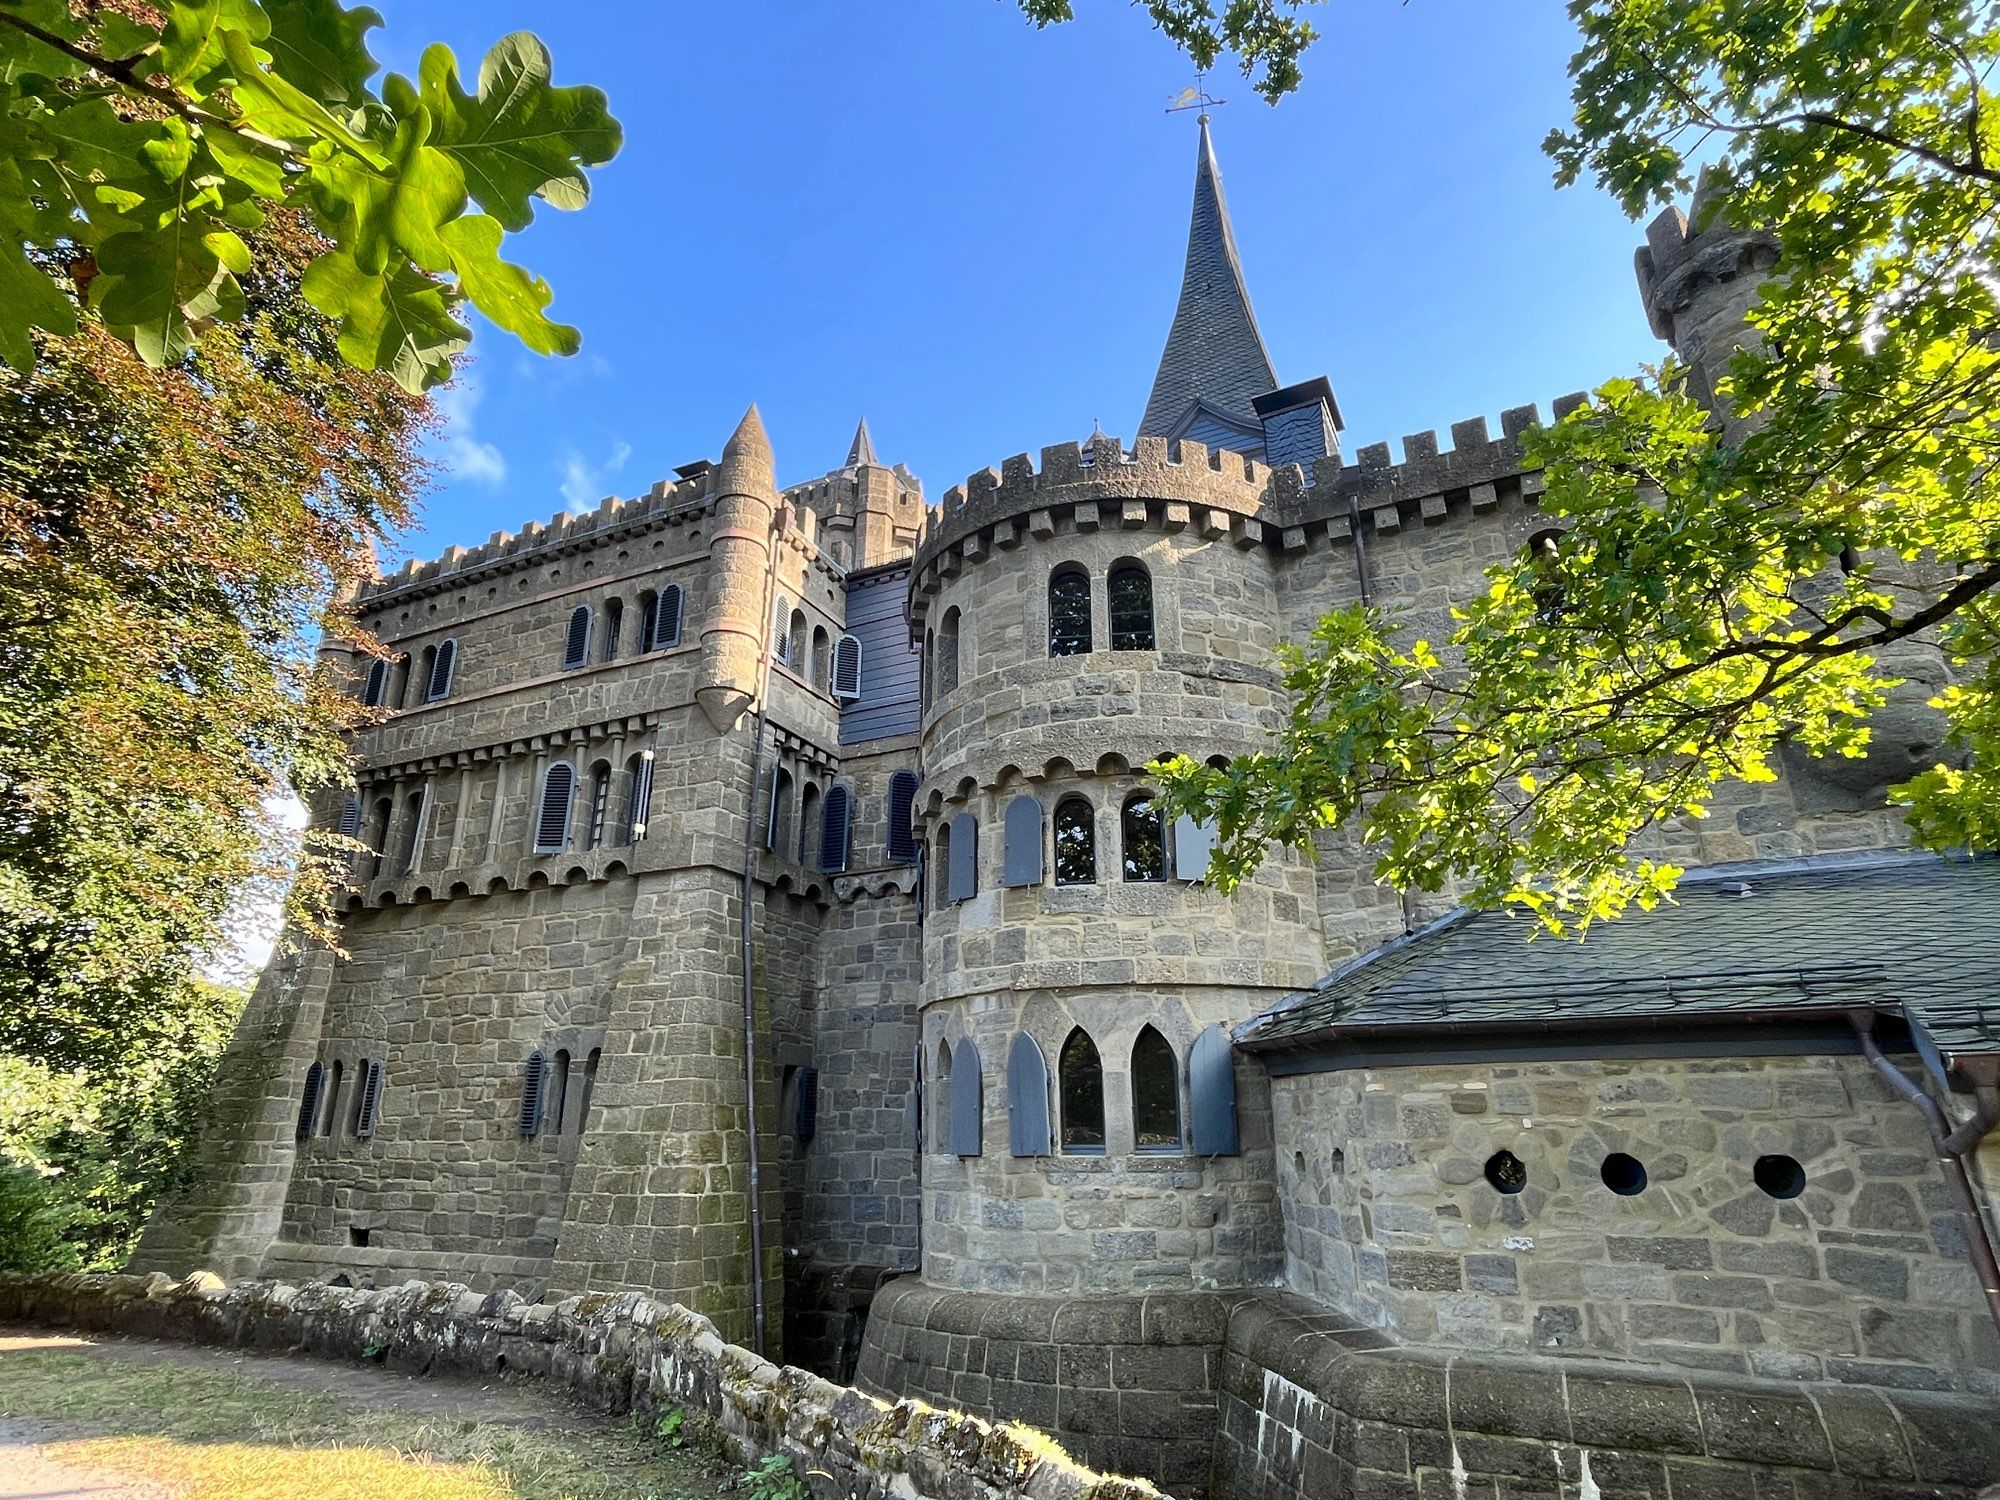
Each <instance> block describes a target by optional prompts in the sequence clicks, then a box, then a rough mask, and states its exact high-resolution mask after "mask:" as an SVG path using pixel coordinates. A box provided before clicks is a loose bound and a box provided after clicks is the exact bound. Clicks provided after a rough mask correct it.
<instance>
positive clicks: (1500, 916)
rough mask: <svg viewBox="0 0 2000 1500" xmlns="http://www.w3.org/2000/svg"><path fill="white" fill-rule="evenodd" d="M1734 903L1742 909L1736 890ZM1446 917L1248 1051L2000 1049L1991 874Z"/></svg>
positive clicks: (1758, 872)
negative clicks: (1910, 1042)
mask: <svg viewBox="0 0 2000 1500" xmlns="http://www.w3.org/2000/svg"><path fill="white" fill-rule="evenodd" d="M1744 889H1747V891H1748V894H1747V895H1745V894H1741V893H1740V892H1741V891H1742V890H1744ZM1535 932H1536V928H1535V924H1534V922H1533V921H1532V920H1531V919H1530V918H1527V917H1525V916H1520V915H1515V914H1510V913H1507V912H1504V911H1480V912H1474V911H1468V910H1464V909H1461V910H1459V911H1455V912H1453V913H1451V914H1450V915H1449V916H1446V917H1443V918H1441V919H1439V920H1438V921H1437V922H1434V923H1432V924H1431V925H1430V926H1429V927H1427V928H1424V929H1421V930H1419V931H1418V932H1417V933H1415V934H1413V935H1411V936H1409V937H1406V938H1401V939H1398V940H1397V941H1395V942H1393V943H1389V944H1386V945H1384V946H1383V947H1381V948H1377V949H1376V950H1374V951H1373V952H1372V953H1368V954H1364V955H1363V956H1362V957H1360V958H1358V959H1356V960H1354V961H1353V962H1351V963H1349V964H1347V965H1345V966H1344V967H1342V968H1340V969H1337V970H1335V971H1334V972H1333V973H1332V974H1330V975H1328V976H1327V978H1326V979H1324V980H1322V981H1321V982H1320V983H1319V984H1318V985H1316V986H1315V987H1314V988H1313V989H1311V990H1307V991H1303V992H1301V993H1299V994H1296V995H1292V996H1288V997H1287V998H1286V999H1285V1000H1284V1001H1282V1002H1280V1004H1278V1005H1277V1006H1275V1007H1273V1008H1272V1009H1271V1010H1269V1011H1267V1012H1265V1013H1264V1014H1263V1015H1261V1016H1258V1017H1256V1018H1255V1019H1253V1020H1251V1021H1248V1022H1246V1023H1245V1024H1244V1025H1243V1026H1241V1027H1239V1028H1238V1029H1237V1032H1236V1041H1237V1043H1238V1045H1239V1046H1242V1047H1244V1048H1246V1049H1248V1050H1250V1051H1254V1052H1285V1051H1290V1050H1295V1049H1301V1048H1308V1047H1310V1048H1315V1049H1319V1050H1321V1051H1325V1050H1326V1049H1328V1048H1330V1047H1331V1048H1338V1047H1339V1046H1340V1045H1341V1044H1343V1042H1352V1041H1357V1040H1359V1039H1361V1038H1364V1037H1365V1038H1371V1039H1374V1040H1376V1041H1378V1042H1379V1041H1380V1040H1382V1039H1383V1038H1385V1037H1389V1036H1402V1037H1404V1038H1406V1039H1420V1038H1422V1037H1423V1036H1424V1035H1425V1034H1427V1033H1429V1034H1433V1035H1435V1034H1441V1033H1447V1032H1454V1033H1464V1032H1481V1031H1483V1032H1490V1033H1504V1032H1508V1031H1515V1030H1520V1029H1523V1028H1529V1029H1533V1030H1534V1031H1536V1032H1539V1033H1549V1032H1554V1031H1558V1030H1561V1029H1563V1028H1565V1027H1575V1026H1598V1027H1608V1026H1617V1025H1621V1024H1629V1025H1638V1026H1662V1025H1664V1026H1676V1025H1687V1026H1694V1027H1697V1028H1700V1027H1708V1028H1711V1029H1712V1028H1713V1026H1714V1025H1715V1024H1716V1023H1720V1022H1745V1021H1768V1020H1777V1021H1783V1020H1786V1019H1792V1020H1801V1019H1806V1018H1811V1017H1817V1018H1820V1019H1827V1018H1838V1017H1839V1016H1840V1015H1841V1014H1842V1013H1843V1012H1844V1011H1846V1010H1848V1009H1851V1008H1853V1007H1856V1006H1862V1007H1872V1008H1877V1009H1881V1010H1887V1011H1898V1010H1900V1012H1901V1013H1902V1014H1903V1015H1904V1016H1905V1017H1906V1019H1907V1020H1908V1021H1909V1022H1910V1023H1911V1025H1912V1027H1913V1028H1920V1029H1921V1030H1922V1031H1924V1032H1927V1033H1928V1034H1929V1035H1930V1037H1931V1038H1932V1039H1933V1040H1934V1041H1935V1042H1936V1044H1937V1046H1938V1048H1939V1050H1941V1051H1943V1052H1947V1053H1950V1052H2000V860H1993V859H1950V860H1947V859H1941V858H1936V857H1933V856H1929V855H1904V856H1875V857H1852V858H1845V859H1839V860H1827V859H1821V860H1801V861H1794V862H1789V863H1782V864H1766V865H1741V866H1731V867H1724V868H1720V869H1714V870H1708V871H1701V872H1697V873H1696V874H1694V875H1691V876H1689V877H1687V878H1685V879H1683V881H1682V883H1681V886H1680V890H1679V892H1678V897H1677V899H1676V900H1675V901H1674V902H1673V903H1672V904H1670V905H1669V904H1662V905H1661V906H1660V907H1658V908H1656V909H1655V910H1653V911H1650V912H1639V911H1634V912H1631V913H1629V914H1628V915H1626V916H1624V917H1621V918H1619V919H1618V920H1616V921H1612V922H1600V923H1598V924H1596V925H1594V926H1592V927H1591V929H1590V931H1589V933H1588V935H1587V936H1586V937H1585V938H1584V939H1583V940H1581V941H1577V940H1574V939H1558V938H1551V937H1548V936H1546V935H1542V936H1536V935H1535Z"/></svg>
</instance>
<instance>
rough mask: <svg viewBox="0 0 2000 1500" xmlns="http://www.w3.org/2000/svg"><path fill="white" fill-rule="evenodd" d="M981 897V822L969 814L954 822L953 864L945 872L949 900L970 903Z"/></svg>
mask: <svg viewBox="0 0 2000 1500" xmlns="http://www.w3.org/2000/svg"><path fill="white" fill-rule="evenodd" d="M978 893H979V820H978V819H977V818H975V817H973V815H972V814H971V813H969V812H967V813H960V814H959V815H958V816H957V817H955V818H953V819H952V820H951V864H950V865H949V867H947V869H946V870H945V892H944V894H945V899H946V900H947V901H968V900H970V899H971V898H972V897H973V896H976V895H977V894H978Z"/></svg>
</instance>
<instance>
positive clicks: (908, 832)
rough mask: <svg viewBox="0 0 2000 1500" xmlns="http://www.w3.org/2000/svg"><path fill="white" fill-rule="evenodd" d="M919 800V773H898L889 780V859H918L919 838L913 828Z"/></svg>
mask: <svg viewBox="0 0 2000 1500" xmlns="http://www.w3.org/2000/svg"><path fill="white" fill-rule="evenodd" d="M916 800H917V773H916V772H915V771H898V772H897V773H896V774H895V775H894V776H891V777H890V778H889V858H891V859H901V860H910V859H915V858H916V857H917V836H916V832H915V830H914V828H913V827H912V826H911V825H912V823H913V821H914V815H915V812H916Z"/></svg>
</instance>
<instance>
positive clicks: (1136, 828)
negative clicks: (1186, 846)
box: [1119, 792, 1167, 881]
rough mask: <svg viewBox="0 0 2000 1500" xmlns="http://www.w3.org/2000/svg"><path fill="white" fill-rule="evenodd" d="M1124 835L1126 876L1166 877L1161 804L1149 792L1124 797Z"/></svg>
mask: <svg viewBox="0 0 2000 1500" xmlns="http://www.w3.org/2000/svg"><path fill="white" fill-rule="evenodd" d="M1119 827H1120V831H1121V832H1122V834H1123V835H1124V850H1123V853H1124V859H1125V878H1126V879H1127V880H1143V881H1153V880H1165V879H1166V878H1167V835H1166V828H1165V826H1164V825H1163V824H1162V822H1161V818H1160V804H1159V802H1158V800H1157V799H1156V798H1155V797H1154V796H1153V794H1152V793H1151V792H1134V793H1133V794H1132V795H1131V796H1129V797H1127V798H1126V799H1125V806H1124V808H1123V809H1122V810H1121V811H1120V813H1119Z"/></svg>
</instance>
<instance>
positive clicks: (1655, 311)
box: [1633, 172, 1778, 406]
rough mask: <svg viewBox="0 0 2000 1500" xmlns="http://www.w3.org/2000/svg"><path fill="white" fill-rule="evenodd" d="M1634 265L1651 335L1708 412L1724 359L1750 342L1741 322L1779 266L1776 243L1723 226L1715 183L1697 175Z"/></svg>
mask: <svg viewBox="0 0 2000 1500" xmlns="http://www.w3.org/2000/svg"><path fill="white" fill-rule="evenodd" d="M1633 260H1634V266H1635V269H1636V270H1637V272H1638V275H1639V296H1640V298H1641V300H1643V301H1644V302H1645V304H1646V317H1647V320H1648V321H1649V322H1650V323H1651V324H1652V326H1653V332H1654V333H1655V334H1657V335H1658V336H1659V337H1660V338H1663V339H1665V340H1666V341H1667V342H1668V343H1669V344H1672V345H1673V347H1674V352H1675V353H1676V354H1678V355H1679V356H1680V358H1681V362H1682V363H1683V364H1685V365H1686V366H1687V367H1688V372H1689V376H1690V379H1691V383H1692V387H1693V393H1694V395H1695V396H1696V398H1697V399H1699V400H1700V401H1701V402H1702V403H1703V404H1704V405H1708V406H1713V405H1714V402H1715V386H1716V382H1717V381H1718V380H1720V379H1721V378H1722V376H1723V375H1724V373H1726V371H1727V369H1728V366H1729V357H1730V356H1731V355H1732V354H1734V353H1735V352H1736V350H1737V349H1738V348H1739V347H1741V346H1742V345H1743V344H1744V343H1745V342H1746V341H1747V340H1748V339H1749V337H1750V336H1751V330H1750V326H1749V324H1748V322H1747V321H1746V315H1747V314H1748V313H1749V311H1750V309H1751V308H1752V307H1754V306H1755V305H1756V303H1757V295H1758V288H1759V287H1760V286H1762V285H1763V284H1764V282H1765V281H1767V280H1769V279H1770V273H1771V269H1772V267H1773V266H1775V265H1776V264H1777V262H1778V246H1777V242H1776V241H1775V240H1774V239H1772V237H1771V236H1770V235H1769V234H1767V233H1766V232H1764V231H1763V230H1758V229H1738V228H1737V227H1735V226H1734V225H1732V224H1731V223H1729V221H1728V219H1727V217H1726V216H1725V215H1724V213H1723V212H1722V205H1721V202H1720V193H1719V192H1718V189H1717V184H1716V182H1715V180H1714V179H1713V177H1711V176H1710V174H1709V173H1707V172H1703V173H1702V178H1701V183H1700V185H1699V186H1698V187H1697V188H1696V189H1695V195H1694V202H1693V203H1692V204H1690V205H1689V211H1688V212H1687V213H1682V212H1681V211H1680V210H1679V209H1678V208H1669V209H1665V210H1663V211H1662V212H1661V213H1660V215H1659V217H1657V218H1655V219H1654V220H1653V222H1652V223H1651V224H1649V225H1648V226H1647V227H1646V243H1645V244H1644V245H1642V246H1641V247H1640V248H1639V250H1638V251H1637V253H1636V254H1635V255H1634V257H1633Z"/></svg>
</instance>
